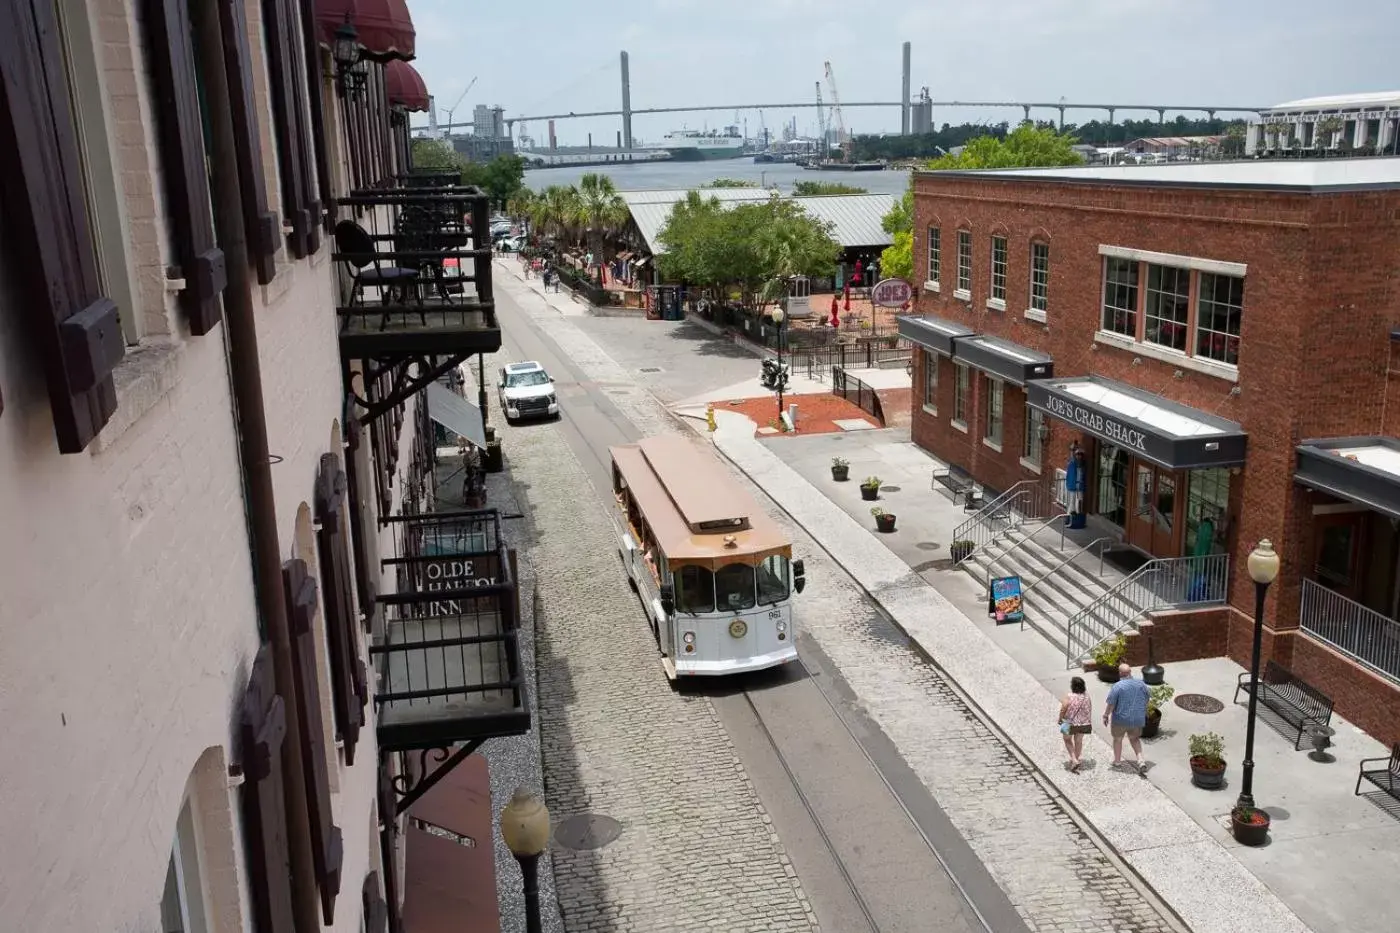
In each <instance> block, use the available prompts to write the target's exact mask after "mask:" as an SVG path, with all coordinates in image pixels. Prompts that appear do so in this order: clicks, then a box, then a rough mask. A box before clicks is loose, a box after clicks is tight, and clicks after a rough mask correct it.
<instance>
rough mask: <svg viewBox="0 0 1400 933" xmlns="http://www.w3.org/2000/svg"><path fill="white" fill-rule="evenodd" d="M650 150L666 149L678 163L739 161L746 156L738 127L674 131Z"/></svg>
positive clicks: (649, 147) (742, 138)
mask: <svg viewBox="0 0 1400 933" xmlns="http://www.w3.org/2000/svg"><path fill="white" fill-rule="evenodd" d="M647 148H648V149H665V150H666V151H667V152H669V153H670V154H671V158H672V159H674V160H675V161H677V162H707V161H709V160H711V159H737V158H739V156H741V155H743V154H744V137H743V136H741V135H740V134H739V128H738V127H734V126H731V127H726V129H725V132H724V133H720V132H719V131H718V130H710V131H709V132H704V131H702V130H672V131H671V132H669V133H667V134H666V135H665V136H664V137H662V139H661V142H659V143H657V144H656V145H654V146H648V147H647Z"/></svg>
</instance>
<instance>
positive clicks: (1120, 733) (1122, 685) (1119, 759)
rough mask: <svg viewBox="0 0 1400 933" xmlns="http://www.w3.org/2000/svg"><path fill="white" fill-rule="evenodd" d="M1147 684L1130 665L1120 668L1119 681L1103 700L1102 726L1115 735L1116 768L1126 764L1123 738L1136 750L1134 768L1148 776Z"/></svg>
mask: <svg viewBox="0 0 1400 933" xmlns="http://www.w3.org/2000/svg"><path fill="white" fill-rule="evenodd" d="M1147 694H1148V691H1147V684H1145V683H1143V682H1142V681H1141V680H1138V679H1137V678H1136V677H1134V676H1133V669H1132V668H1131V667H1129V666H1128V665H1127V664H1120V665H1118V682H1117V683H1116V684H1114V685H1113V687H1112V688H1110V689H1109V691H1108V699H1107V700H1105V701H1104V708H1103V724H1104V725H1105V726H1110V728H1111V730H1112V733H1113V766H1114V767H1115V768H1117V767H1119V766H1120V765H1122V764H1123V739H1124V738H1127V740H1128V744H1130V745H1131V746H1132V747H1133V767H1134V769H1135V770H1136V771H1137V772H1138V774H1146V773H1147V766H1146V764H1145V763H1144V762H1143V760H1142V727H1143V726H1145V725H1147Z"/></svg>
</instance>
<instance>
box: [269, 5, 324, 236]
mask: <svg viewBox="0 0 1400 933" xmlns="http://www.w3.org/2000/svg"><path fill="white" fill-rule="evenodd" d="M276 2H277V3H278V4H280V5H281V7H282V22H284V23H286V25H287V43H288V52H289V53H290V57H289V58H288V59H287V62H288V65H289V66H290V67H291V72H292V73H291V81H292V83H291V89H292V101H293V102H294V105H295V107H296V114H297V123H296V126H297V132H298V133H299V134H300V135H301V145H300V146H298V147H297V165H296V170H297V171H298V172H299V173H300V174H301V192H302V202H301V206H302V208H303V209H304V210H305V211H306V216H307V220H308V221H309V222H308V224H307V227H306V251H307V252H308V253H314V252H316V251H317V250H319V249H320V248H321V228H322V227H323V226H324V224H325V221H324V218H323V215H322V211H321V199H320V198H319V197H317V195H316V191H317V188H316V156H315V148H314V147H315V145H316V140H314V139H313V138H312V136H311V119H310V117H309V116H308V110H309V107H308V105H307V102H306V98H307V96H308V93H307V92H308V91H309V89H310V85H309V83H308V79H307V75H308V62H307V60H306V44H305V42H297V26H298V20H299V17H298V16H297V0H276ZM313 35H314V33H313Z"/></svg>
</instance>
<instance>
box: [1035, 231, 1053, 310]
mask: <svg viewBox="0 0 1400 933" xmlns="http://www.w3.org/2000/svg"><path fill="white" fill-rule="evenodd" d="M1049 305H1050V244H1049V243H1032V244H1031V304H1030V308H1031V310H1032V311H1039V312H1040V313H1041V314H1044V313H1045V309H1046V308H1048V307H1049Z"/></svg>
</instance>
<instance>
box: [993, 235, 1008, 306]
mask: <svg viewBox="0 0 1400 933" xmlns="http://www.w3.org/2000/svg"><path fill="white" fill-rule="evenodd" d="M992 301H997V302H1001V305H1002V307H1005V306H1006V237H1004V236H994V237H992Z"/></svg>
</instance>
